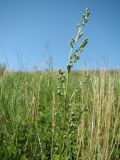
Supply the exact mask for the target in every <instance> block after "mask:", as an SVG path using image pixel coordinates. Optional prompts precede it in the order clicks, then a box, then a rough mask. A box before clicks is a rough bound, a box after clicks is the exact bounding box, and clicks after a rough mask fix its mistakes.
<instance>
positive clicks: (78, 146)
mask: <svg viewBox="0 0 120 160" xmlns="http://www.w3.org/2000/svg"><path fill="white" fill-rule="evenodd" d="M57 78H58V73H57V72H43V73H39V72H31V73H25V72H21V73H20V72H16V73H7V74H6V75H5V74H4V75H3V76H1V77H0V159H3V160H8V159H10V160H17V159H21V160H27V159H31V160H33V159H36V160H37V159H38V160H40V159H41V160H50V159H53V160H68V159H69V160H74V159H75V160H79V159H81V160H83V159H85V160H94V159H95V160H96V159H97V160H99V159H102V160H103V159H104V160H108V159H110V160H115V159H116V160H118V159H120V71H107V70H101V71H81V72H80V71H79V72H77V71H76V72H71V73H70V79H69V85H68V92H67V93H68V94H67V97H66V98H65V97H64V96H62V95H59V94H58V92H57V91H58V80H57Z"/></svg>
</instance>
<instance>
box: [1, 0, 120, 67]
mask: <svg viewBox="0 0 120 160" xmlns="http://www.w3.org/2000/svg"><path fill="white" fill-rule="evenodd" d="M86 7H90V10H91V15H90V21H89V23H88V24H86V26H85V28H84V38H88V39H89V43H88V45H87V46H86V48H85V50H84V53H83V54H82V55H81V61H80V62H79V63H78V64H77V65H76V66H75V67H74V69H75V68H77V69H79V68H83V67H84V66H85V65H86V64H87V66H90V67H95V66H106V65H108V66H109V67H110V68H118V67H119V66H120V0H0V63H4V62H5V63H6V62H7V61H8V64H9V67H10V68H11V69H19V68H20V67H21V65H20V63H21V62H20V61H21V59H22V63H23V65H24V67H25V69H29V70H30V69H32V66H34V65H36V66H38V68H41V69H43V68H45V67H47V66H46V63H45V59H47V57H49V55H51V56H52V57H53V65H54V68H55V69H58V68H63V67H65V65H66V62H67V57H68V53H69V49H70V45H69V41H70V39H71V38H72V37H73V36H74V35H75V33H76V25H77V24H78V22H79V20H80V17H81V15H82V14H83V13H84V10H85V8H86ZM46 45H48V46H49V48H48V50H47V49H46Z"/></svg>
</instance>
